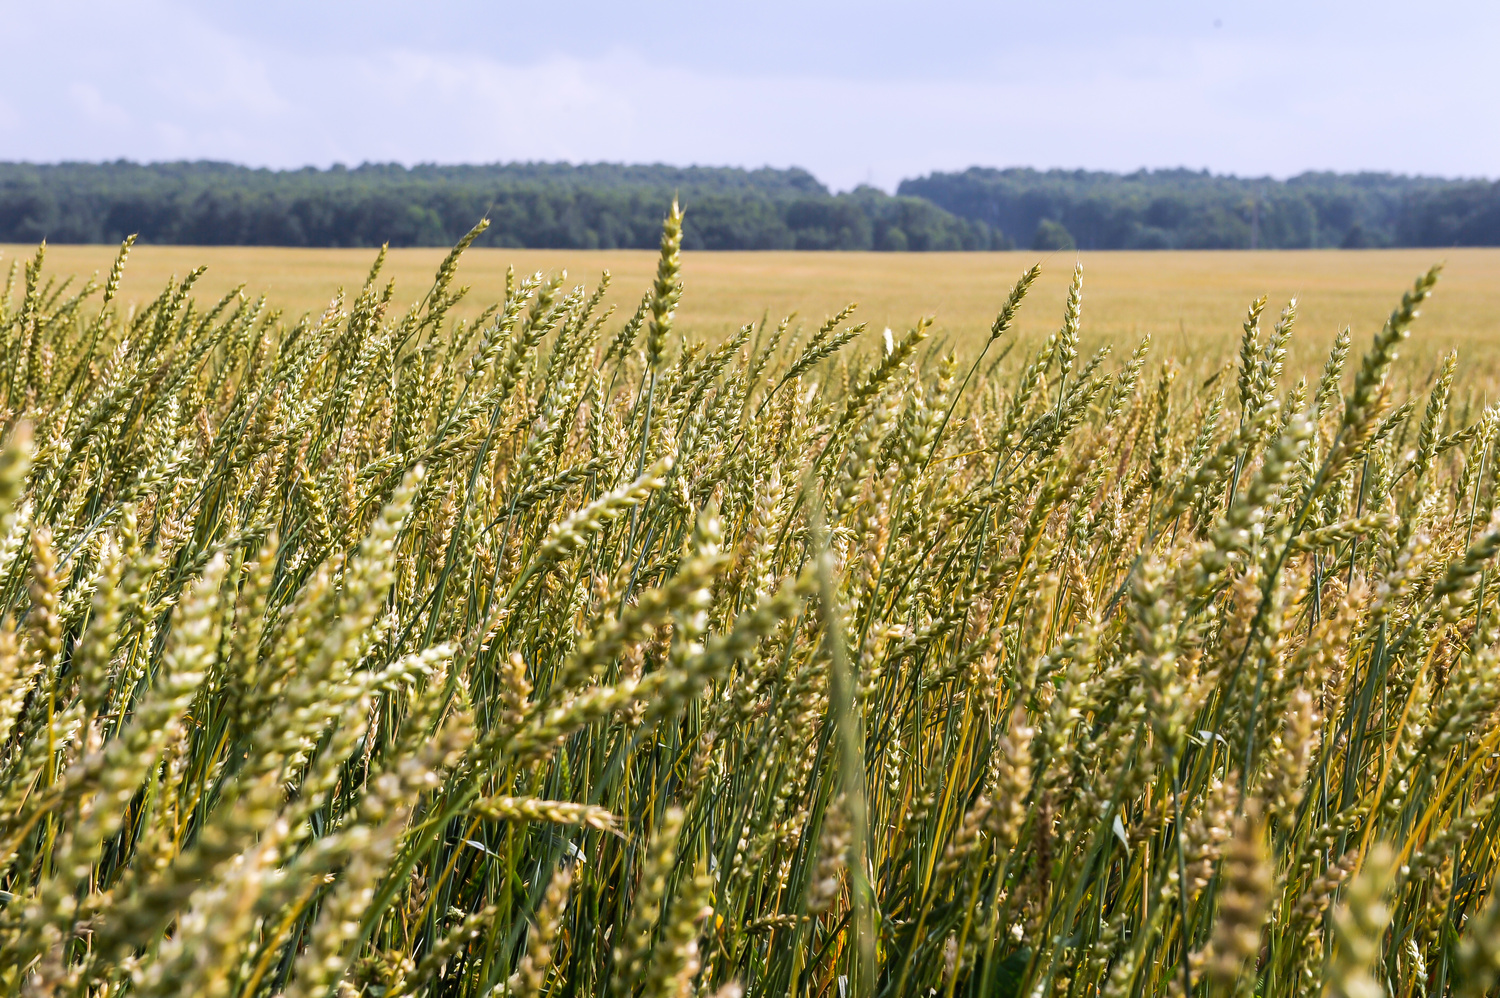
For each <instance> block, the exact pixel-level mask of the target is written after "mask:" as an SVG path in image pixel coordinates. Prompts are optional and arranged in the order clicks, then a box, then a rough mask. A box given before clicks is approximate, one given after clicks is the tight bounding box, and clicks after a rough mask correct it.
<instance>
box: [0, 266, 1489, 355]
mask: <svg viewBox="0 0 1500 998" xmlns="http://www.w3.org/2000/svg"><path fill="white" fill-rule="evenodd" d="M34 251H35V248H34V247H28V246H4V247H0V253H3V257H0V267H8V262H9V261H10V260H15V259H17V258H20V257H25V256H29V255H30V254H31V253H33V252H34ZM114 253H115V248H114V247H111V246H50V247H48V249H47V266H46V270H47V272H48V273H52V274H76V275H79V277H85V276H87V275H88V274H89V273H91V272H93V271H100V272H105V271H107V270H108V268H109V265H110V262H111V260H112V258H113V256H114ZM444 255H445V251H444V250H441V249H396V250H391V251H390V254H389V256H388V260H387V264H386V269H385V275H386V277H387V278H394V279H395V281H396V288H397V300H398V301H400V302H402V303H406V302H409V301H411V300H412V298H413V297H414V296H416V295H420V294H421V293H422V292H423V291H424V290H425V289H426V287H427V285H428V283H429V281H430V280H431V277H432V272H433V270H434V269H435V268H436V267H437V265H438V263H439V261H441V260H442V258H443V256H444ZM374 258H375V251H374V250H370V249H282V248H274V247H204V246H140V247H137V248H136V249H135V251H134V252H133V254H132V256H131V260H130V265H129V267H128V268H127V270H126V276H125V282H124V286H123V290H122V297H123V298H124V300H126V301H136V302H141V301H149V300H150V299H151V298H154V297H155V296H156V294H157V293H158V292H159V291H160V290H161V287H162V286H163V284H164V283H165V282H166V280H167V279H168V278H169V277H171V276H172V275H173V274H177V275H181V274H184V273H186V272H187V271H188V270H189V269H191V268H192V267H194V266H196V265H199V264H202V265H206V266H207V267H208V271H207V273H206V274H204V276H203V277H202V279H201V280H200V281H199V284H198V287H199V289H200V292H201V293H200V294H199V296H198V297H199V298H200V300H210V299H214V298H217V297H218V296H219V295H222V294H223V293H224V292H226V291H228V290H229V289H230V288H232V287H233V284H234V282H237V281H245V282H246V290H247V292H248V293H250V294H261V293H264V294H266V295H267V296H268V297H269V298H270V300H271V302H272V303H273V305H275V306H277V307H280V308H282V309H283V310H284V311H285V312H286V313H287V314H288V315H290V316H296V315H299V314H301V313H303V312H312V311H318V310H321V309H322V308H324V307H326V306H327V304H328V301H329V299H330V298H331V296H332V295H333V294H334V291H335V290H336V289H337V288H338V287H340V286H344V287H346V288H356V287H358V286H359V285H360V284H361V283H362V282H363V280H364V275H365V273H366V272H367V271H368V269H369V266H370V263H371V262H372V261H373V260H374ZM1075 258H1076V259H1079V260H1081V261H1082V262H1083V265H1084V274H1085V280H1084V315H1083V328H1084V340H1085V343H1084V345H1085V346H1086V347H1087V346H1088V345H1089V344H1090V343H1098V342H1101V341H1109V342H1114V343H1116V344H1129V345H1133V344H1134V342H1135V340H1136V339H1137V338H1138V337H1139V336H1140V335H1142V334H1144V333H1147V332H1149V333H1151V334H1153V336H1154V337H1155V340H1156V344H1157V348H1158V349H1157V350H1155V351H1153V353H1154V354H1155V355H1156V356H1158V357H1162V356H1173V357H1176V358H1177V359H1178V360H1179V361H1181V362H1183V363H1184V364H1193V363H1195V362H1196V363H1198V364H1201V365H1203V366H1206V367H1212V366H1214V365H1216V364H1218V363H1220V362H1221V361H1223V360H1224V359H1226V358H1227V357H1228V356H1230V355H1232V354H1233V352H1234V350H1235V349H1236V347H1237V345H1238V339H1237V338H1238V336H1239V323H1240V319H1241V317H1242V316H1243V314H1244V310H1245V306H1246V304H1247V303H1248V302H1249V301H1250V300H1251V299H1252V298H1254V297H1255V296H1257V295H1260V294H1267V295H1269V296H1270V299H1271V302H1270V306H1269V308H1268V312H1269V313H1270V315H1271V316H1274V315H1275V314H1276V313H1277V312H1278V311H1279V310H1280V309H1281V307H1282V305H1283V304H1284V303H1285V301H1286V299H1288V298H1290V297H1293V296H1296V297H1297V298H1298V299H1299V306H1300V317H1299V321H1298V324H1297V330H1298V335H1297V336H1296V338H1295V339H1294V348H1293V352H1292V358H1291V360H1292V363H1293V364H1294V365H1300V366H1307V365H1311V364H1318V363H1321V357H1322V355H1323V353H1324V351H1325V350H1326V348H1327V344H1328V343H1329V341H1330V340H1331V339H1332V337H1333V335H1334V333H1335V331H1336V330H1337V329H1338V328H1341V327H1342V326H1345V325H1348V326H1351V327H1352V328H1353V330H1354V334H1355V339H1354V342H1355V350H1356V353H1358V352H1360V351H1362V350H1363V348H1364V345H1365V343H1366V342H1367V341H1368V339H1369V337H1370V336H1371V335H1372V334H1373V333H1374V332H1375V331H1376V330H1377V329H1379V327H1380V325H1381V323H1382V322H1383V321H1384V319H1385V316H1386V315H1387V314H1388V313H1389V312H1390V309H1391V308H1392V307H1393V306H1394V305H1395V304H1396V302H1397V301H1398V300H1399V298H1400V295H1401V292H1402V290H1404V289H1405V288H1407V287H1409V286H1410V284H1411V281H1412V279H1413V278H1414V277H1416V276H1417V275H1418V274H1419V273H1421V272H1422V271H1424V270H1426V269H1427V268H1428V267H1429V266H1431V265H1432V264H1433V263H1434V262H1438V261H1446V264H1447V266H1446V268H1445V270H1444V276H1443V280H1442V282H1441V283H1440V284H1439V285H1438V291H1437V294H1436V296H1435V298H1434V299H1433V301H1432V302H1431V303H1430V304H1429V305H1428V307H1427V308H1426V309H1425V310H1424V314H1423V318H1422V320H1421V322H1420V323H1419V324H1418V327H1417V330H1416V332H1415V334H1414V336H1413V343H1412V344H1411V346H1410V347H1409V348H1408V349H1409V350H1410V351H1411V353H1412V355H1414V356H1415V357H1421V358H1423V359H1424V360H1426V359H1427V358H1428V357H1433V358H1435V357H1436V355H1437V354H1439V353H1441V352H1445V351H1446V350H1448V349H1451V348H1453V347H1457V348H1459V349H1460V351H1461V355H1462V357H1463V358H1464V360H1465V366H1464V367H1463V368H1461V375H1466V376H1468V377H1469V378H1473V377H1474V376H1475V375H1476V374H1479V373H1481V372H1482V373H1483V375H1485V376H1490V375H1493V374H1495V373H1497V372H1500V364H1496V363H1494V362H1493V361H1492V360H1491V356H1490V355H1491V353H1492V352H1493V346H1494V344H1495V342H1496V336H1497V334H1500V323H1497V317H1500V249H1447V250H1440V249H1402V250H1366V251H1338V250H1306V251H1301V250H1282V251H1259V252H1242V251H1208V252H1191V251H1182V252H1171V251H1169V252H1161V251H1157V252H1126V251H1115V252H1086V251H1085V252H1081V253H1077V254H1075V253H1072V252H1066V253H1063V252H1059V253H1037V252H1033V251H1017V252H1011V253H792V252H699V253H684V254H683V279H684V283H685V285H686V292H685V295H684V298H683V302H682V307H681V310H680V312H679V319H678V329H679V330H681V331H683V332H688V333H698V334H701V335H704V336H709V337H717V336H719V335H722V334H723V333H725V332H726V331H728V330H731V329H735V328H737V327H739V326H740V325H742V324H743V323H746V322H750V321H758V320H759V319H760V318H761V316H762V315H763V314H766V313H769V314H770V315H771V317H772V320H773V321H774V320H775V319H778V318H780V317H781V316H783V315H785V314H787V313H789V312H793V311H796V312H798V313H799V315H800V316H801V318H803V319H805V320H811V321H812V322H819V321H821V320H822V319H823V317H824V316H825V315H827V314H829V313H832V312H834V311H836V310H838V309H839V308H841V307H842V306H843V305H845V304H847V303H848V302H850V301H857V302H859V303H860V309H859V311H858V312H857V313H856V316H855V317H856V318H857V319H863V320H864V321H865V322H868V323H869V325H870V327H871V329H872V331H873V333H872V336H878V335H879V331H880V330H881V329H883V328H884V327H886V326H890V327H892V328H893V329H895V330H896V331H897V333H899V332H901V331H902V330H903V329H904V328H906V327H908V326H910V325H911V324H912V323H913V322H914V321H915V320H916V319H917V318H918V317H919V316H921V315H933V316H935V317H936V325H935V330H936V333H937V336H936V342H939V343H946V344H951V345H955V346H957V347H958V348H959V349H960V350H961V351H963V350H965V349H967V348H968V347H970V346H972V345H974V344H976V343H977V342H979V341H980V340H981V339H982V338H983V336H984V335H985V334H986V333H987V331H988V328H989V323H990V321H991V319H992V318H993V317H994V312H995V309H996V307H997V306H998V305H999V303H1000V301H1001V299H1002V298H1003V296H1004V294H1005V292H1006V289H1007V288H1009V286H1010V284H1011V283H1012V282H1013V281H1014V280H1015V278H1016V277H1017V275H1018V274H1020V272H1021V271H1022V270H1023V269H1024V268H1025V267H1027V266H1030V265H1031V264H1032V263H1033V262H1035V261H1037V260H1038V259H1040V261H1041V263H1042V268H1043V276H1042V279H1041V281H1040V282H1039V283H1038V285H1037V287H1036V289H1035V290H1034V291H1033V293H1032V297H1031V298H1030V299H1028V301H1027V304H1026V306H1025V308H1023V309H1022V313H1021V319H1020V321H1019V322H1018V323H1017V329H1018V331H1019V332H1020V333H1021V334H1022V335H1023V336H1025V335H1028V334H1032V335H1035V334H1045V333H1048V332H1051V331H1052V330H1053V329H1055V328H1056V326H1057V324H1058V321H1059V318H1060V316H1061V312H1062V301H1063V296H1064V294H1065V292H1066V290H1067V285H1068V278H1069V273H1070V271H1071V269H1072V266H1073V262H1074V260H1075ZM512 264H513V265H514V266H515V268H516V270H517V272H518V273H525V272H529V271H533V270H549V271H550V270H556V269H558V268H565V269H567V270H568V271H569V273H570V275H571V276H572V277H573V278H575V279H576V280H578V281H581V282H584V283H587V284H589V285H590V286H592V285H593V284H594V282H595V281H596V280H597V278H598V275H599V272H600V271H602V270H605V269H608V270H609V271H610V272H611V274H612V275H613V283H612V287H611V291H610V295H609V301H611V302H613V303H614V304H616V305H617V306H618V307H619V309H620V310H621V311H623V312H625V313H626V314H629V312H630V311H631V310H632V309H633V308H634V306H635V303H636V302H637V301H638V300H639V295H640V294H641V293H642V292H644V291H645V290H646V289H647V288H648V287H649V286H650V281H651V277H652V275H653V273H654V271H655V267H656V253H655V252H654V251H646V250H612V251H611V250H603V251H601V250H517V249H471V250H469V252H468V253H466V254H465V256H464V259H463V263H462V265H461V266H460V268H459V281H460V282H462V283H465V284H468V285H469V286H470V287H471V288H472V292H471V294H470V297H469V299H468V302H467V304H468V306H469V307H468V309H467V310H461V311H460V313H459V314H465V311H467V312H468V313H472V312H473V311H475V310H477V309H478V308H480V307H482V306H483V305H485V304H488V303H489V302H492V301H494V300H496V299H498V298H499V297H500V295H501V294H502V291H503V288H504V282H505V269H506V267H507V266H508V265H512ZM871 342H874V341H873V339H872V340H871ZM1428 367H1430V363H1428V364H1426V365H1413V368H1408V370H1411V371H1412V374H1413V375H1414V376H1415V375H1416V374H1417V371H1418V370H1421V372H1422V374H1424V375H1425V373H1426V368H1428ZM1471 384H1472V381H1471Z"/></svg>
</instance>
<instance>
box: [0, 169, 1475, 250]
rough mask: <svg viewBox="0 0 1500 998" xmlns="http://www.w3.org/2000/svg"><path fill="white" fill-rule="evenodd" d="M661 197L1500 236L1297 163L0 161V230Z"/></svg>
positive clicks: (594, 234) (423, 237)
mask: <svg viewBox="0 0 1500 998" xmlns="http://www.w3.org/2000/svg"><path fill="white" fill-rule="evenodd" d="M674 194H675V195H676V196H678V197H680V198H681V200H682V201H683V203H684V205H685V206H686V208H687V219H686V224H685V226H684V234H683V245H684V247H685V248H688V249H838V250H920V251H926V250H985V249H1009V248H1013V247H1023V248H1033V249H1037V250H1053V249H1067V248H1072V247H1078V248H1081V249H1172V248H1182V249H1199V248H1207V249H1229V248H1254V247H1260V248H1267V249H1272V248H1301V247H1330V246H1333V247H1338V246H1342V247H1349V248H1363V247H1379V246H1455V245H1456V246H1495V245H1500V183H1494V182H1490V181H1463V180H1441V179H1434V178H1425V177H1403V176H1393V175H1390V174H1374V173H1365V174H1332V173H1307V174H1302V175H1301V176H1298V177H1293V178H1291V179H1290V180H1286V181H1277V180H1270V179H1248V178H1239V177H1226V176H1214V175H1211V174H1209V173H1207V172H1193V171H1190V170H1156V171H1139V172H1136V173H1131V174H1115V173H1094V172H1086V171H1062V170H1052V171H1045V172H1043V171H1036V170H1027V169H1009V170H995V169H985V168H978V167H976V168H973V169H970V170H967V171H964V172H963V173H933V174H931V175H929V176H925V177H919V178H915V179H911V180H905V181H902V183H901V185H900V187H899V188H898V190H897V194H896V196H894V197H893V196H891V195H888V194H886V193H884V192H883V191H879V190H876V189H875V188H872V187H859V188H857V189H855V190H853V191H850V192H847V193H842V194H835V193H833V192H831V191H829V189H828V188H827V187H826V186H824V185H823V184H822V183H820V182H819V181H818V180H817V178H815V177H814V176H813V175H812V174H810V173H808V172H807V171H805V170H800V169H790V170H773V169H769V168H767V169H760V170H742V169H735V168H709V167H690V168H677V167H668V166H619V165H613V164H591V165H582V166H571V165H568V164H561V163H558V164H552V163H519V164H504V165H491V166H417V167H412V168H407V167H403V166H399V165H389V164H366V165H363V166H359V167H355V168H352V169H351V168H345V167H340V166H336V167H333V168H331V169H327V170H319V169H314V168H307V169H302V170H264V169H251V168H248V167H243V166H235V165H232V164H226V163H212V162H193V163H157V164H148V165H142V164H136V163H130V162H124V161H121V162H115V163H100V164H86V163H64V164H56V165H35V164H28V163H0V242H23V243H24V242H36V241H38V240H41V239H48V240H51V241H52V242H59V243H99V242H102V243H112V242H116V241H118V240H120V239H122V238H124V236H126V235H128V234H130V233H132V232H133V233H137V234H138V235H139V237H140V239H141V241H143V242H147V243H181V244H196V245H249V246H253V245H261V246H378V245H380V244H381V243H390V244H391V245H393V246H443V245H451V244H452V243H453V242H454V241H455V240H457V239H458V237H459V236H461V235H462V234H463V233H464V232H466V231H467V230H468V229H469V227H470V226H471V225H473V223H474V222H475V221H476V220H477V219H479V218H480V217H481V216H485V215H488V216H489V218H490V219H491V220H492V222H493V224H492V226H491V227H490V229H489V231H488V232H487V233H485V235H484V236H483V237H482V239H481V241H480V245H490V246H515V247H536V248H544V247H545V248H588V249H594V248H599V249H613V248H640V249H646V248H651V247H653V246H655V244H656V241H657V239H658V237H659V233H660V231H661V229H660V227H661V218H662V215H663V213H664V212H665V210H666V208H667V205H668V204H669V202H670V200H671V198H672V197H673V196H674Z"/></svg>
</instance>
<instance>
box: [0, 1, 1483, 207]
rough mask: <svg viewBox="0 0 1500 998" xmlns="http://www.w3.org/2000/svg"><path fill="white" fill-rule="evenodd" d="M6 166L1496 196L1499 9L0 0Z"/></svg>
mask: <svg viewBox="0 0 1500 998" xmlns="http://www.w3.org/2000/svg"><path fill="white" fill-rule="evenodd" d="M0 42H3V51H4V52H5V62H4V80H5V82H4V84H3V86H0V159H27V160H33V161H53V160H58V159H86V160H98V159H112V158H116V157H121V156H123V157H128V158H132V159H138V160H158V159H178V158H214V159H227V160H233V161H237V162H243V163H250V164H254V165H267V166H276V167H288V166H302V165H307V164H314V165H319V166H324V165H328V164H330V163H334V162H344V163H351V164H352V163H358V162H362V161H365V160H382V161H391V160H394V161H399V162H405V163H416V162H489V161H496V160H517V159H546V160H571V161H574V162H578V161H597V160H607V161H616V162H619V161H625V162H668V163H676V164H694V163H698V164H715V165H719V164H731V165H744V166H759V165H763V164H770V165H773V166H790V165H797V166H803V167H806V168H808V169H810V170H812V171H813V172H814V173H815V174H817V175H818V176H819V177H820V178H821V179H823V180H824V181H825V182H827V183H829V184H830V185H832V186H834V187H836V188H840V189H847V188H849V187H851V186H854V185H855V184H858V183H862V182H870V183H874V184H877V185H879V186H881V187H885V188H887V189H890V188H891V187H893V186H894V185H895V183H896V182H897V181H899V180H900V179H901V178H902V177H908V176H915V175H917V174H921V173H926V172H929V171H931V170H951V169H962V168H964V167H967V166H970V165H974V164H981V165H993V166H1009V165H1030V166H1038V167H1054V166H1059V167H1087V168H1093V169H1115V170H1130V169H1135V168H1137V167H1141V166H1147V167H1164V166H1188V167H1192V168H1202V167H1206V168H1208V169H1211V170H1213V171H1215V172H1234V173H1240V174H1256V175H1259V174H1271V175H1275V176H1287V175H1290V174H1294V173H1298V172H1301V171H1303V170H1308V169H1335V170H1361V169H1371V170H1391V171H1398V172H1408V173H1428V174H1440V175H1447V176H1487V177H1494V176H1497V175H1500V57H1497V52H1500V2H1496V0H1428V2H1426V3H1423V4H1415V3H1392V2H1387V0H1362V2H1358V3H1353V2H1337V3H1320V2H1317V0H1304V2H1300V3H1297V2H1286V0H1259V2H1254V3H1251V2H1244V0H1201V2H1186V0H1161V2H1138V3H1128V2H1121V0H1116V2H1108V0H1060V2H1052V3H1047V2H1040V3H1038V2H1032V3H1028V4H1020V3H1010V2H991V3H980V2H954V0H931V2H927V3H921V4H918V3H893V2H888V0H866V2H861V3H845V2H815V0H804V2H789V0H762V2H759V3H755V4H715V3H708V2H701V0H700V2H697V3H636V4H630V3H599V2H584V0H561V2H550V3H546V2H542V3H525V4H522V3H511V2H478V0H424V2H421V3H415V2H410V3H393V2H386V0H365V2H360V3H343V2H323V3H319V2H316V0H300V2H299V0H259V2H243V0H224V2H219V3H187V2H182V0H132V2H131V3H129V4H125V3H120V2H117V0H116V2H101V0H43V2H37V0H25V2H22V0H0Z"/></svg>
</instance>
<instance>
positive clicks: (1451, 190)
mask: <svg viewBox="0 0 1500 998" xmlns="http://www.w3.org/2000/svg"><path fill="white" fill-rule="evenodd" d="M897 191H898V193H899V194H902V195H910V196H914V197H920V198H925V199H927V200H928V201H931V202H932V203H933V204H936V205H939V206H941V207H943V208H946V209H947V210H948V211H950V212H952V213H953V214H954V215H957V216H958V217H960V218H966V219H969V220H971V221H976V222H984V223H985V224H987V225H989V226H991V227H993V228H996V229H999V230H1000V231H1002V232H1005V233H1008V234H1010V235H1012V236H1013V237H1014V238H1015V239H1016V241H1017V242H1019V243H1021V244H1023V245H1031V246H1033V247H1035V248H1037V249H1061V248H1064V247H1070V246H1077V247H1079V248H1081V249H1249V248H1255V247H1261V248H1266V249H1302V248H1314V247H1328V246H1341V247H1345V248H1350V249H1362V248H1366V247H1376V246H1496V245H1500V183H1491V182H1489V181H1472V180H1471V181H1464V180H1440V179H1435V178H1429V177H1402V176H1393V175H1391V174H1388V173H1355V174H1341V173H1304V174H1301V175H1300V176H1296V177H1292V178H1291V179H1290V180H1285V181H1277V180H1269V179H1259V180H1257V179H1246V178H1240V177H1223V176H1214V175H1212V174H1209V173H1207V172H1206V171H1205V172H1194V171H1192V170H1154V171H1147V170H1141V171H1138V172H1136V173H1130V174H1118V173H1091V172H1087V171H1084V170H1051V171H1048V172H1041V171H1037V170H1025V169H1012V170H993V169H984V168H980V167H975V168H972V169H969V170H966V171H964V172H963V173H934V174H931V175H930V176H926V177H919V178H917V179H915V180H904V181H902V182H901V185H900V187H899V188H897Z"/></svg>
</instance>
